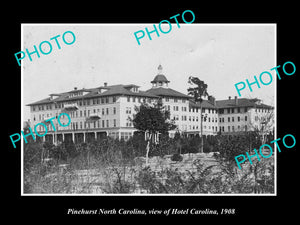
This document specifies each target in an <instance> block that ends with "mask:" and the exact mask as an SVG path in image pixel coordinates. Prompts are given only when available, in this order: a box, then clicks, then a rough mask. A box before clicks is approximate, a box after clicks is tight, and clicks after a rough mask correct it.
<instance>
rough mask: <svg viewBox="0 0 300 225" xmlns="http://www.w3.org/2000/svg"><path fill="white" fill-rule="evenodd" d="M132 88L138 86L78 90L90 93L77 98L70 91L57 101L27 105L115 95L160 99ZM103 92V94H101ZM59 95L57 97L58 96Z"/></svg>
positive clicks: (43, 100) (44, 102) (36, 103)
mask: <svg viewBox="0 0 300 225" xmlns="http://www.w3.org/2000/svg"><path fill="white" fill-rule="evenodd" d="M130 87H138V86H136V85H132V84H130V85H122V84H118V85H111V86H105V87H102V86H101V87H97V88H90V89H81V90H76V91H77V92H80V91H88V93H87V94H85V95H80V96H75V97H71V98H70V97H69V95H70V93H74V91H69V92H64V93H60V94H58V95H59V97H57V98H55V99H51V98H50V97H48V98H45V99H42V100H39V101H37V102H33V103H30V104H27V106H31V105H38V104H46V103H51V102H61V101H73V100H78V99H87V98H94V97H106V96H114V95H126V96H137V97H148V98H158V96H157V95H154V94H152V93H149V92H145V91H138V92H133V91H130V90H129V89H128V88H130ZM99 90H101V93H100V92H99ZM58 95H57V96H58Z"/></svg>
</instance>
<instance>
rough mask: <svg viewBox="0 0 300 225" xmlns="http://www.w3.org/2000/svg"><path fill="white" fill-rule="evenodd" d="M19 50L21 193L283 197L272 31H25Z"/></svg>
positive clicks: (112, 27) (196, 27) (113, 27)
mask: <svg viewBox="0 0 300 225" xmlns="http://www.w3.org/2000/svg"><path fill="white" fill-rule="evenodd" d="M166 31H170V32H169V33H164V32H166ZM143 33H144V34H145V35H144V37H143V38H138V37H142V34H143ZM140 34H141V35H140ZM150 38H151V39H150ZM22 43H23V46H22V49H24V52H25V54H23V53H21V55H20V58H21V57H23V56H24V58H23V59H19V61H21V64H22V65H21V70H22V87H23V93H22V96H23V99H22V107H23V108H22V111H23V112H22V117H23V119H22V122H23V130H24V134H25V136H24V135H23V137H24V141H23V142H22V149H23V168H22V170H23V176H22V191H23V194H24V195H32V194H33V195H35V194H36V195H48V194H50V195H68V194H72V195H73V194H76V195H89V194H91V195H274V194H276V185H275V180H276V163H275V160H274V158H275V157H276V152H275V151H274V152H273V149H274V146H275V143H272V141H273V140H274V139H276V138H275V137H276V136H275V135H276V133H275V128H276V123H275V118H276V104H275V97H276V79H273V78H274V77H275V76H276V73H275V71H274V70H273V71H272V70H271V68H274V67H276V66H277V65H276V24H196V23H195V24H193V23H190V24H185V23H184V22H182V23H181V24H180V25H177V24H176V23H172V24H170V23H164V24H159V26H158V25H153V24H60V25H55V24H46V25H43V24H22ZM286 68H287V70H288V69H289V72H290V69H291V68H292V66H291V65H286ZM264 71H267V72H265V73H263V72H264ZM271 73H272V74H271ZM274 74H275V75H274ZM236 84H237V85H236ZM25 139H26V141H25ZM26 142H27V143H26ZM261 146H262V147H261ZM255 149H256V150H255ZM256 151H257V152H256ZM246 152H247V153H246Z"/></svg>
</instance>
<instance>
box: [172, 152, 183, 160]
mask: <svg viewBox="0 0 300 225" xmlns="http://www.w3.org/2000/svg"><path fill="white" fill-rule="evenodd" d="M182 159H183V157H182V155H180V154H179V153H176V154H173V155H172V157H171V160H172V161H177V162H181V161H182Z"/></svg>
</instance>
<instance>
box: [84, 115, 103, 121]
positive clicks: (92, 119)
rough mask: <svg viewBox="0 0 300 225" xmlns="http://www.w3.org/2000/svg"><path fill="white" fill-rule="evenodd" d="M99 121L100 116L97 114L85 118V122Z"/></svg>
mask: <svg viewBox="0 0 300 225" xmlns="http://www.w3.org/2000/svg"><path fill="white" fill-rule="evenodd" d="M100 119H101V116H100V114H99V113H91V114H90V116H89V117H87V118H86V121H87V122H93V121H97V120H100Z"/></svg>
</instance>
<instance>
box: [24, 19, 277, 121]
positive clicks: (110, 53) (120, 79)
mask: <svg viewBox="0 0 300 225" xmlns="http://www.w3.org/2000/svg"><path fill="white" fill-rule="evenodd" d="M153 24H156V26H158V23H153ZM153 24H150V23H149V24H55V25H54V24H22V34H21V35H22V39H21V40H22V43H21V46H22V47H21V51H25V49H26V48H27V49H28V51H29V52H32V51H34V47H33V46H34V45H35V46H36V47H37V48H38V46H39V44H40V43H41V42H43V41H49V42H50V43H51V44H52V52H51V53H50V54H48V55H43V54H41V53H40V58H38V57H37V55H36V54H33V55H31V57H32V61H30V60H29V58H28V56H27V55H26V57H25V58H24V59H23V60H22V66H21V67H22V74H21V76H22V89H23V90H22V93H23V95H22V96H23V99H22V103H21V104H22V107H23V121H24V120H27V119H29V118H30V111H29V107H28V106H26V104H29V103H33V102H35V101H38V100H41V99H44V98H47V97H49V94H52V93H61V92H67V91H70V90H73V89H74V87H77V88H78V89H80V88H94V87H98V86H102V85H103V83H104V82H107V83H108V85H115V84H136V85H138V86H140V89H141V90H148V89H149V88H151V83H150V81H152V80H153V78H154V77H155V76H156V75H157V72H158V70H157V67H158V66H159V64H161V65H162V67H163V74H164V75H165V76H166V77H167V79H168V80H169V81H170V83H169V87H170V88H172V89H174V90H177V91H180V92H182V93H184V94H187V89H188V87H189V86H190V85H189V84H188V83H187V81H188V77H189V76H196V77H198V78H199V79H201V80H204V82H205V83H206V84H207V85H208V93H209V94H210V95H213V96H214V97H215V98H216V99H217V100H222V99H227V98H228V96H232V97H234V96H237V95H238V93H237V91H236V89H235V86H234V84H236V83H238V82H241V81H243V82H245V80H246V79H248V80H249V82H251V81H254V76H255V75H256V76H257V78H259V75H260V74H261V72H263V71H269V72H270V73H271V74H272V75H273V82H272V83H271V84H270V85H267V86H264V85H261V88H260V89H259V88H258V87H257V86H255V85H253V86H252V87H253V92H250V91H249V89H248V88H247V89H245V90H243V91H242V92H241V94H242V96H241V97H247V98H250V97H251V98H259V99H262V100H263V102H264V103H265V104H270V105H274V97H275V87H276V75H275V71H270V69H271V68H273V67H275V66H277V65H276V26H275V25H274V24H196V23H195V24H194V23H192V24H184V23H183V24H180V28H178V27H177V25H176V23H175V24H172V29H171V31H170V32H169V33H167V34H163V33H161V32H160V31H159V35H160V36H159V37H158V36H157V35H156V33H155V32H154V33H152V34H151V37H152V40H149V38H148V37H147V34H146V35H145V37H144V38H142V39H140V42H141V44H140V45H138V43H137V41H136V39H135V36H134V33H135V32H137V31H139V30H143V31H144V32H145V33H146V31H145V28H146V27H147V28H148V30H150V31H151V30H152V29H153ZM162 29H163V30H168V25H166V26H165V27H164V26H163V27H162ZM66 31H72V32H73V33H74V34H75V37H76V40H75V42H74V43H73V44H71V45H66V44H65V43H64V42H63V40H62V35H63V34H64V33H65V32H66ZM57 35H60V37H59V38H57V40H58V41H59V43H60V47H61V49H58V48H57V45H56V43H55V40H51V41H50V38H52V37H55V36H57ZM65 37H66V40H67V41H68V42H69V41H72V37H71V36H70V35H66V36H65ZM48 50H49V49H47V45H46V44H44V45H43V51H45V52H47V51H48ZM268 79H269V78H264V79H263V80H264V81H265V82H266V83H267V81H268Z"/></svg>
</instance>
